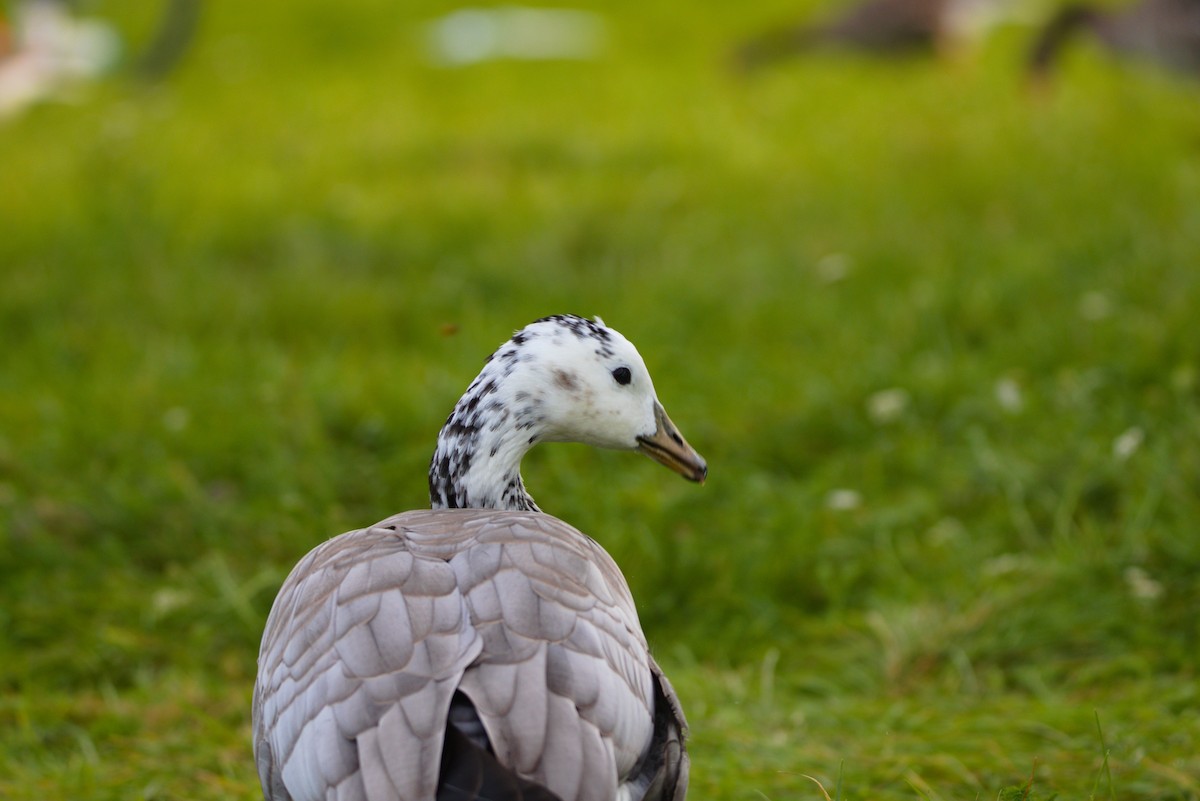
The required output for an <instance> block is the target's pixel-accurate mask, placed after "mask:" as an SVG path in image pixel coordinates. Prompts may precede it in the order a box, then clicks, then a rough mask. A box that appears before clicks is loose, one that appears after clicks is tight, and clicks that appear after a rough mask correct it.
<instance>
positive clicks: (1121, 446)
mask: <svg viewBox="0 0 1200 801" xmlns="http://www.w3.org/2000/svg"><path fill="white" fill-rule="evenodd" d="M1144 439H1146V432H1144V431H1142V429H1141V428H1140V427H1139V426H1134V427H1132V428H1128V429H1126V430H1125V431H1123V432H1121V435H1120V436H1119V437H1117V438H1116V439H1114V440H1113V444H1112V451H1113V456H1114V457H1116V459H1117V461H1118V462H1123V461H1125V460H1126V459H1128V458H1129V457H1130V456H1133V454H1134V453H1136V452H1137V449H1138V448H1140V447H1142V441H1143V440H1144Z"/></svg>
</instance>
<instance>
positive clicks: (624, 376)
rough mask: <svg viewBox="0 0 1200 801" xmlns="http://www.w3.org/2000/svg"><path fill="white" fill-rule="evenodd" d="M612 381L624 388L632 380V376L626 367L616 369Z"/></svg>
mask: <svg viewBox="0 0 1200 801" xmlns="http://www.w3.org/2000/svg"><path fill="white" fill-rule="evenodd" d="M613 380H614V381H616V382H617V383H618V384H620V385H622V386H624V385H625V384H628V383H629V382H630V381H632V380H633V374H632V373H630V372H629V368H628V367H618V368H617V369H615V370H613Z"/></svg>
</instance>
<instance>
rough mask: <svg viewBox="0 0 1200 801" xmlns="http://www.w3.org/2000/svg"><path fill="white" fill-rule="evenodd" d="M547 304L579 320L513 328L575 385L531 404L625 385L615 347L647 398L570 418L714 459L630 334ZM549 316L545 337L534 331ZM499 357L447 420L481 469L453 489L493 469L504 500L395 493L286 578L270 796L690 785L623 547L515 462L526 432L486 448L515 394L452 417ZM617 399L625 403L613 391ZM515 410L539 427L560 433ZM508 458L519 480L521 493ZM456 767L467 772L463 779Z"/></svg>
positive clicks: (263, 754) (262, 689) (686, 457)
mask: <svg viewBox="0 0 1200 801" xmlns="http://www.w3.org/2000/svg"><path fill="white" fill-rule="evenodd" d="M549 320H550V321H555V320H565V321H567V323H568V325H564V324H562V323H557V322H550V323H548V322H547V321H545V320H544V321H538V322H537V323H534V324H532V325H531V326H529V327H527V328H526V329H525V330H524V331H523V332H518V334H517V336H516V337H514V341H516V342H517V343H518V344H517V348H518V349H520V350H523V351H524V352H523V353H522V356H523V357H524V361H525V362H526V363H528V364H529V365H534V364H539V365H541V368H545V369H547V370H549V371H550V372H549V373H548V375H555V374H556V373H555V371H562V370H568V369H569V370H571V371H572V372H571V376H572V379H571V381H569V382H567V383H571V384H573V386H572V387H561V388H562V389H563V390H564V391H563V392H562V393H555V392H547V393H546V394H544V395H542V397H541V401H540V411H539V412H538V413H539V414H541V413H545V415H546V416H547V418H555V419H559V420H561V419H562V414H560V413H559V412H558V411H556V410H555V408H554V407H557V406H562V405H563V404H567V406H569V405H570V403H573V402H574V401H567V400H564V398H565V397H567V396H568V395H574V396H575V397H578V396H579V395H580V390H581V389H584V390H590V391H588V392H584V393H583V395H584V396H586V397H587V402H588V404H590V405H591V406H593V407H594V406H595V405H596V404H597V403H599V404H600V406H601V407H603V406H604V404H605V403H607V402H608V401H606V400H605V398H604V396H606V395H608V394H612V396H613V398H614V400H612V401H611V403H613V404H615V405H618V406H619V405H620V404H623V403H627V401H629V397H631V393H632V390H630V391H629V392H626V391H625V390H624V388H623V386H622V388H620V389H618V390H612V389H611V388H610V387H609V386H608V385H607V383H612V375H613V371H614V370H615V369H617V368H619V367H625V368H626V369H627V371H628V370H630V369H632V371H633V373H634V374H636V377H637V378H638V379H641V380H642V383H643V384H644V385H645V386H644V387H642V388H641V390H640V391H641V393H642V395H644V397H642V396H638V397H635V398H633V400H632V401H629V404H630V408H631V409H632V408H633V407H634V406H636V407H637V408H638V409H639V410H641V409H642V407H645V410H643V411H639V412H638V413H637V414H636V415H633V414H630V415H625V416H627V417H629V418H630V420H629V421H627V422H626V423H621V424H620V425H621V426H624V427H625V428H628V429H629V431H625V432H624V433H619V434H618V433H615V432H601V433H596V432H595V431H592V430H591V429H589V430H588V432H587V433H584V434H581V435H579V436H578V437H572V438H579V439H583V440H584V441H595V440H603V439H605V438H606V437H609V436H610V434H611V436H612V437H613V441H614V442H624V439H622V437H624V438H628V439H629V440H630V441H629V443H628V444H627V445H626V446H625V447H630V448H638V449H641V450H643V451H645V452H646V453H647V454H648V455H651V456H652V457H653V458H655V459H656V460H658V461H661V462H663V463H664V464H667V465H668V466H671V467H672V468H673V469H676V470H677V471H679V472H681V473H684V474H685V475H687V476H688V477H690V478H693V479H696V480H701V479H702V478H703V474H704V472H705V471H706V468H705V466H704V463H703V460H702V459H700V457H699V456H698V455H696V454H695V452H694V451H693V450H691V448H690V446H688V445H687V444H686V442H684V441H683V439H682V437H680V436H679V435H678V432H677V431H675V430H674V428H673V426H671V425H670V421H669V419H668V418H666V415H665V413H663V412H662V410H661V405H659V404H658V402H657V399H656V398H655V397H654V393H653V389H652V386H650V385H649V375H648V373H645V368H644V365H641V364H640V358H639V357H637V356H636V351H635V350H633V348H632V345H629V344H628V343H627V342H626V341H625V340H624V339H623V338H620V335H619V334H617V333H616V332H614V331H611V329H607V328H603V329H602V331H601V333H602V334H603V337H604V341H607V340H609V339H612V338H614V337H615V338H619V339H615V340H614V341H615V342H616V350H615V351H614V350H613V349H611V348H608V347H607V346H606V347H605V348H595V347H594V345H595V344H596V341H590V340H595V338H596V334H595V332H589V333H588V334H587V336H580V335H578V334H576V333H573V329H579V327H580V326H581V324H586V325H587V326H596V325H598V324H594V323H591V322H590V321H582V323H581V322H580V320H581V318H574V317H564V318H549ZM564 334H565V336H563V335H564ZM538 337H544V339H545V341H543V342H542V343H541V344H539V345H536V346H530V347H528V349H525V348H522V345H525V344H526V343H529V342H530V341H531V340H535V339H537V338H538ZM597 341H599V340H597ZM511 345H512V343H511V342H510V343H509V346H511ZM503 352H504V347H502V348H501V351H498V353H503ZM503 361H504V360H502V359H490V360H489V362H488V365H485V369H484V372H483V373H481V375H480V378H479V379H476V382H474V383H473V384H472V388H471V389H469V390H468V392H467V394H466V395H464V396H463V400H462V401H460V402H459V405H458V406H456V412H455V413H452V415H451V417H450V419H449V420H448V421H447V425H446V427H444V428H443V432H442V436H440V437H439V452H442V451H443V450H445V451H446V452H447V454H449V453H450V452H453V453H454V454H455V457H454V459H453V461H454V462H455V463H456V464H457V467H456V470H459V471H461V470H462V465H463V463H464V458H465V462H466V463H467V464H468V465H470V466H473V467H472V469H473V470H474V471H475V473H473V474H472V475H473V479H472V480H471V481H467V480H466V479H465V478H464V476H465V473H463V474H459V473H455V474H454V475H452V476H450V478H453V479H454V482H452V483H454V484H455V487H457V488H456V489H452V490H450V496H451V497H454V496H455V494H460V497H462V498H463V499H466V498H471V497H474V498H481V499H484V500H487V493H486V492H484V491H483V489H481V488H482V487H495V488H498V489H496V492H499V496H498V497H496V498H494V499H491V501H490V504H489V505H490V507H492V508H483V509H452V508H438V509H431V510H423V511H412V512H405V513H402V514H399V515H395V516H393V517H390V518H387V519H386V520H383V521H382V522H380V523H377V524H376V525H374V526H371V527H370V528H365V529H360V530H358V531H351V532H348V533H346V534H343V535H341V536H339V537H335V538H334V539H332V540H329V541H327V542H325V543H324V544H322V545H320V546H318V547H317V548H316V549H314V550H313V551H311V552H310V553H309V554H308V555H307V556H306V557H305V558H304V559H303V560H301V561H300V563H299V564H297V565H296V567H295V568H294V569H293V571H292V573H291V575H290V576H289V577H288V578H287V580H286V581H285V582H284V585H283V587H282V589H281V590H280V592H279V595H278V597H277V598H276V600H275V604H274V607H273V608H272V610H271V614H270V617H269V619H268V621H267V626H266V631H265V633H264V636H263V642H262V648H261V651H260V654H259V676H258V681H257V683H256V686H255V693H254V710H253V712H254V714H253V718H254V722H253V725H254V746H255V758H256V762H257V766H258V772H259V777H260V780H261V782H262V786H263V792H264V796H265V797H266V798H267V799H269V800H270V801H277V800H279V801H281V800H283V799H291V800H294V801H302V799H325V800H326V801H335V800H337V801H349V800H350V799H355V800H358V799H364V800H366V799H370V800H371V801H382V800H383V799H394V800H397V801H427V800H432V799H435V798H436V799H443V798H455V799H469V798H480V799H482V798H513V799H516V798H526V799H531V798H537V799H551V798H557V799H561V801H642V800H643V799H645V800H646V801H682V799H683V798H684V797H685V795H686V791H687V778H688V759H687V755H686V751H685V749H684V738H685V736H686V732H687V724H686V722H685V720H684V716H683V712H682V710H681V708H680V705H679V701H678V699H677V698H676V696H675V693H674V691H673V690H672V689H671V686H670V684H669V683H668V681H667V679H666V677H665V676H663V674H662V671H661V670H660V669H659V668H658V666H657V664H655V662H654V660H653V659H652V658H651V656H650V653H649V650H648V648H647V644H646V640H645V637H644V635H643V634H642V631H641V627H640V625H639V623H638V617H637V610H636V607H635V606H634V602H633V598H632V596H631V594H630V591H629V587H628V585H627V584H626V582H625V579H624V577H623V576H622V575H621V572H620V570H619V569H618V567H617V565H616V564H615V562H613V560H612V559H611V557H609V555H608V554H607V553H606V552H605V551H604V549H603V548H601V547H600V545H599V544H597V543H596V542H595V541H594V540H592V539H590V538H589V537H587V536H585V535H584V534H582V533H580V532H579V531H577V530H576V529H574V528H572V527H571V526H569V525H567V524H566V523H563V522H562V521H560V520H558V519H556V518H554V517H551V516H549V515H546V514H543V513H541V512H540V511H537V510H536V507H535V506H533V504H532V499H529V498H528V495H527V494H525V493H524V487H523V484H521V483H520V477H519V473H518V472H517V470H516V464H519V460H520V455H521V454H523V452H524V451H523V450H521V449H520V448H517V449H515V451H514V452H513V453H510V454H509V462H508V463H505V462H504V461H503V459H500V460H499V461H495V460H496V459H497V457H499V456H501V454H502V453H505V452H507V451H506V449H505V448H504V447H495V448H493V447H492V445H488V446H487V447H486V448H484V449H483V450H482V451H481V450H480V448H482V443H481V441H480V440H481V438H482V434H483V433H484V432H491V434H493V435H495V434H496V433H497V432H500V431H501V430H502V429H503V428H504V422H510V421H515V420H517V419H519V418H520V414H518V413H512V412H510V413H507V414H500V413H499V412H498V411H497V410H496V409H492V410H491V412H490V413H488V414H486V415H484V416H483V418H480V419H477V420H476V421H475V424H474V425H468V424H467V423H468V422H469V420H468V421H464V420H460V421H459V424H458V425H456V424H455V419H456V414H458V413H459V412H461V411H463V409H464V408H466V407H467V406H469V407H470V412H473V410H475V409H477V408H480V403H479V402H478V400H477V401H476V402H475V403H471V402H470V398H472V397H478V393H479V390H480V388H481V387H482V386H484V385H486V384H487V382H488V381H489V380H490V377H491V374H492V372H495V370H496V369H497V365H499V367H498V369H499V370H500V372H503V370H504V369H506V368H505V367H504V366H503ZM515 361H516V360H514V362H515ZM618 362H619V364H617V367H613V364H615V363H618ZM593 364H595V365H598V369H596V370H590V367H591V366H592V365H593ZM541 368H539V369H541ZM639 370H640V372H639ZM589 372H591V373H595V375H594V376H593V377H592V378H588V375H589ZM617 375H621V374H620V373H617ZM621 377H622V378H623V377H624V376H621ZM606 382H607V383H606ZM509 383H515V385H516V387H517V388H516V389H513V387H508V388H507V389H506V387H505V385H506V384H509ZM560 383H561V382H560ZM617 383H620V379H618V382H617ZM630 383H632V381H631V382H630ZM530 386H531V384H529V383H528V382H525V383H522V382H521V381H515V382H505V381H503V380H501V381H498V385H497V386H496V387H494V388H492V389H489V390H488V391H487V392H485V393H483V395H485V396H487V397H489V398H492V399H494V400H497V401H499V402H500V405H501V406H505V407H507V406H509V405H510V404H511V403H512V402H513V401H514V398H515V395H516V394H517V393H525V394H526V395H528V394H529V392H530ZM493 396H494V398H493ZM597 396H600V397H597ZM527 400H528V397H525V398H522V401H527ZM564 408H566V407H564ZM567 411H568V412H571V410H570V409H567ZM643 412H644V413H643ZM646 414H649V415H650V417H651V418H652V419H653V423H649V422H647V421H646V420H643V419H641V418H642V417H644V416H645V415H646ZM469 416H470V413H468V417H469ZM567 416H568V417H569V416H570V414H568V415H567ZM612 416H616V417H619V416H621V415H619V414H617V410H616V409H615V406H614V410H613V412H612ZM635 417H636V418H637V419H633V418H635ZM496 420H500V421H502V424H501V425H500V426H498V427H497V428H495V429H492V428H491V425H492V423H493V422H495V421H496ZM664 421H665V422H664ZM605 425H610V424H609V423H606V424H605ZM611 425H617V424H615V423H614V424H611ZM651 426H652V427H653V429H654V430H653V431H651V430H649V429H650V427H651ZM513 430H514V431H519V439H520V441H522V442H526V443H527V445H528V446H531V445H532V444H533V442H534V441H535V440H536V438H534V439H531V437H533V434H535V433H537V432H538V431H542V433H546V430H545V429H539V428H537V427H536V426H535V427H532V428H522V429H516V428H515V427H513ZM637 431H641V432H643V433H636V432H637ZM531 432H532V433H531ZM549 433H550V434H551V435H554V436H556V437H557V436H558V435H560V434H563V432H562V431H551V432H549ZM566 433H568V434H570V433H572V432H566ZM574 434H579V432H578V431H576V432H574ZM466 441H471V442H472V443H473V444H472V446H471V448H464V447H463V446H462V443H463V442H466ZM596 444H609V443H606V442H597V443H596ZM609 446H610V447H614V445H611V444H609ZM663 448H665V449H667V451H669V452H668V453H667V455H665V456H664V455H663V453H662V452H659V451H658V450H656V449H663ZM526 449H527V448H526ZM447 459H449V457H448V455H447ZM513 459H515V464H514V463H512V460H513ZM489 460H492V461H495V463H494V464H493V463H490V462H489ZM438 470H439V457H438V456H437V455H436V454H435V457H434V460H433V465H432V467H431V473H430V475H431V493H433V500H434V503H435V504H437V503H438V502H439V500H440V501H442V505H445V495H446V489H445V488H444V487H440V485H439V483H438V481H437V480H436V475H437V472H438ZM484 474H486V475H484ZM497 476H499V477H501V478H503V479H504V480H498V479H497ZM514 477H515V480H516V486H517V487H519V491H520V497H511V481H512V480H513V478H514ZM472 481H476V482H482V483H474V484H473V483H472ZM506 482H509V483H506ZM506 492H508V493H509V495H506V494H505V493H506ZM501 504H506V505H507V506H508V508H500V507H501ZM451 735H454V738H453V739H452V738H451ZM460 735H461V736H460ZM452 763H453V764H452ZM477 763H478V764H482V765H483V766H484V767H482V768H479V769H476V767H475V766H476V765H477ZM489 766H490V767H489ZM489 770H490V771H491V773H489V772H488V771H489ZM451 776H453V779H450V778H448V777H451ZM463 776H466V777H467V778H466V779H462V778H461V777H463ZM498 776H499V777H500V779H502V781H501V780H500V779H497V777H498ZM460 781H466V782H469V783H471V786H470V787H462V786H457V785H456V786H451V785H453V784H454V783H455V782H460Z"/></svg>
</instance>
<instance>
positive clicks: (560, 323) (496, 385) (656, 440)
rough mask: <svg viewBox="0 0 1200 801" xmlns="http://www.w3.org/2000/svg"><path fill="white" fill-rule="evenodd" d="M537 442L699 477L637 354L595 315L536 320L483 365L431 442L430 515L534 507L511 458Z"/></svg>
mask: <svg viewBox="0 0 1200 801" xmlns="http://www.w3.org/2000/svg"><path fill="white" fill-rule="evenodd" d="M538 442H581V443H584V444H587V445H593V446H595V447H600V448H610V449H616V450H631V451H640V452H641V453H643V454H645V455H646V456H649V457H650V458H652V459H654V460H655V461H657V462H659V463H660V464H663V465H665V466H666V467H668V468H670V469H671V470H674V471H675V472H677V473H679V474H680V475H682V476H684V477H685V478H687V479H690V480H692V481H699V482H703V481H704V479H705V478H706V476H707V474H708V467H707V465H706V463H705V461H704V459H703V457H701V456H700V454H699V453H697V452H696V451H695V449H694V448H692V447H691V446H690V445H689V444H688V443H687V441H686V440H685V439H684V438H683V436H682V435H681V434H680V433H679V430H678V428H676V426H675V424H674V423H673V422H671V419H670V417H669V416H668V415H667V412H666V410H665V409H664V408H663V405H662V404H661V403H660V402H659V400H658V396H657V394H656V393H655V391H654V382H653V381H652V380H651V378H650V372H649V370H647V369H646V364H645V362H644V361H643V359H642V357H641V355H640V354H639V353H638V351H637V349H636V348H635V347H634V346H633V344H632V343H631V342H629V340H627V339H626V338H625V337H624V336H622V335H621V334H620V333H619V332H617V331H615V330H613V329H611V328H609V327H608V326H606V325H604V323H603V321H601V320H599V318H597V319H595V320H587V319H584V318H582V317H576V316H573V315H557V316H554V317H545V318H542V319H540V320H537V321H535V322H533V323H530V324H529V325H528V326H526V327H525V328H523V329H521V330H520V331H517V332H516V333H515V334H514V335H513V337H512V338H511V339H510V340H509V341H508V342H506V343H504V344H503V345H501V346H500V347H499V348H498V349H497V350H496V352H495V353H493V354H492V355H491V356H490V357H489V358H488V360H487V362H486V363H485V365H484V368H483V370H482V371H481V372H480V374H479V376H478V377H476V379H475V380H474V381H473V382H472V383H471V385H470V386H469V387H468V389H467V392H466V393H465V394H464V395H463V396H462V398H461V399H460V400H459V401H458V403H457V404H456V405H455V407H454V411H453V412H451V414H450V417H449V418H448V419H447V421H446V425H445V426H444V427H443V428H442V432H441V434H440V435H439V437H438V448H437V451H436V452H435V453H434V458H433V462H432V464H431V466H430V496H431V500H432V502H433V504H434V506H435V508H437V507H439V506H451V507H453V506H470V507H475V508H493V507H494V508H527V509H536V508H537V507H536V505H534V504H533V500H532V498H530V497H529V496H528V493H526V492H525V490H524V485H523V484H522V483H521V480H520V461H521V458H522V457H523V456H524V454H525V453H526V452H527V451H528V450H529V448H531V447H533V446H534V445H535V444H537V443H538Z"/></svg>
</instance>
